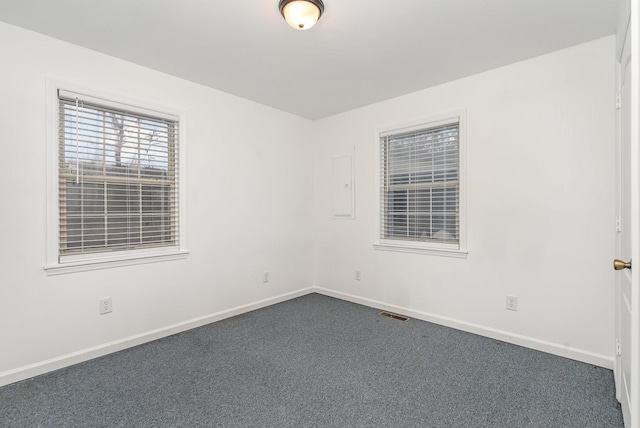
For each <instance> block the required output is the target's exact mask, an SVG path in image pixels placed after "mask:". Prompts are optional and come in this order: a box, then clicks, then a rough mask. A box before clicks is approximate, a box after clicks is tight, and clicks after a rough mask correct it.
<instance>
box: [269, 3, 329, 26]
mask: <svg viewBox="0 0 640 428" xmlns="http://www.w3.org/2000/svg"><path fill="white" fill-rule="evenodd" d="M278 7H279V8H280V13H281V14H282V16H284V19H286V20H287V23H288V24H289V25H291V26H292V27H293V28H295V29H296V30H308V29H309V28H311V27H313V26H314V25H316V22H318V19H320V17H321V16H322V12H324V3H322V0H280V4H279V5H278Z"/></svg>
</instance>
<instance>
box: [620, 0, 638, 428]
mask: <svg viewBox="0 0 640 428" xmlns="http://www.w3.org/2000/svg"><path fill="white" fill-rule="evenodd" d="M630 3H631V5H630V7H629V8H627V9H626V12H625V15H626V17H625V19H623V20H622V21H621V22H623V27H624V28H623V29H622V31H621V32H619V35H621V36H622V37H619V43H622V44H621V45H620V46H621V48H619V49H618V53H619V56H618V61H619V64H618V66H619V74H618V80H619V82H618V84H619V96H620V110H619V112H620V121H619V133H618V135H619V144H620V146H619V151H618V161H619V168H620V170H619V190H618V195H619V198H620V201H619V207H618V210H619V212H618V221H619V227H618V231H619V232H620V233H619V234H618V254H617V257H618V258H619V259H620V260H616V262H614V267H616V269H619V270H620V272H618V273H617V278H616V312H617V318H618V319H617V328H616V330H617V336H618V340H619V342H618V346H617V354H618V358H617V360H616V386H617V394H618V398H619V400H620V403H621V404H622V412H623V415H624V420H625V426H626V427H632V428H637V427H640V414H639V413H638V412H639V407H640V405H639V401H640V394H639V393H638V386H639V385H638V382H639V381H638V377H639V376H638V375H639V372H640V367H639V364H638V357H639V354H640V334H639V333H640V322H639V318H638V312H639V307H638V306H639V305H638V302H639V299H638V292H639V290H640V289H639V287H638V282H639V277H640V275H638V272H640V230H639V229H638V227H639V226H640V206H639V203H640V182H639V175H638V167H639V166H640V158H639V156H640V152H639V150H638V149H639V147H638V146H639V145H638V141H639V134H638V122H639V113H640V105H639V98H638V95H639V91H638V83H639V81H640V79H638V76H639V74H638V64H637V58H638V55H637V53H638V23H639V19H638V13H639V11H638V7H637V6H638V4H637V3H638V2H637V1H635V0H633V1H631V2H630ZM632 259H634V264H635V266H634V270H635V272H634V270H632V269H631V261H632Z"/></svg>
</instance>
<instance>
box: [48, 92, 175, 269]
mask: <svg viewBox="0 0 640 428" xmlns="http://www.w3.org/2000/svg"><path fill="white" fill-rule="evenodd" d="M57 111H58V117H57V131H58V132H57V140H58V141H57V148H58V150H57V156H56V157H57V159H56V161H57V168H56V170H57V201H56V202H57V236H56V239H55V241H56V242H57V248H56V253H57V260H56V261H55V262H54V263H53V264H54V265H63V264H65V263H71V264H74V263H75V264H84V263H87V262H90V263H96V262H98V263H102V262H105V261H114V260H116V261H118V260H131V259H142V258H149V257H153V256H158V255H167V254H172V253H173V254H175V253H179V252H180V248H181V236H180V235H181V227H180V224H181V219H180V213H181V210H180V180H179V178H180V173H181V170H180V161H179V154H180V150H179V149H180V141H179V135H180V129H179V128H180V119H179V117H178V116H174V115H171V114H165V113H160V112H156V111H153V110H146V109H143V108H138V107H132V106H130V105H125V104H119V103H116V102H112V101H108V100H105V99H101V98H96V97H92V96H88V95H82V94H79V93H75V92H70V91H66V90H62V89H58V91H57ZM53 267H55V266H53Z"/></svg>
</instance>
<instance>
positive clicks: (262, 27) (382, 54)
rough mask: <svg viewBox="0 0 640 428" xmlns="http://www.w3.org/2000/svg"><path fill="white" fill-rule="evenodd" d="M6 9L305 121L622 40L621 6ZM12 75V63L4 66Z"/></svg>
mask: <svg viewBox="0 0 640 428" xmlns="http://www.w3.org/2000/svg"><path fill="white" fill-rule="evenodd" d="M324 3H325V13H324V15H323V16H322V18H321V19H320V21H319V22H318V24H317V25H316V26H315V27H314V28H312V29H310V30H307V31H296V30H294V29H292V28H291V27H289V26H288V25H287V24H286V22H285V21H284V19H283V18H282V17H281V16H280V14H279V11H278V0H108V1H100V2H99V1H91V0H2V1H1V2H0V21H5V22H7V23H10V24H13V25H17V26H20V27H24V28H27V29H30V30H34V31H37V32H39V33H43V34H46V35H49V36H52V37H55V38H58V39H62V40H65V41H68V42H71V43H74V44H77V45H80V46H84V47H87V48H90V49H93V50H96V51H99V52H103V53H106V54H109V55H112V56H115V57H118V58H122V59H125V60H127V61H130V62H133V63H137V64H140V65H143V66H146V67H149V68H153V69H156V70H159V71H162V72H165V73H168V74H171V75H174V76H178V77H182V78H184V79H188V80H191V81H194V82H198V83H201V84H203V85H206V86H210V87H212V88H216V89H219V90H222V91H225V92H228V93H231V94H235V95H238V96H240V97H243V98H247V99H250V100H254V101H257V102H259V103H262V104H266V105H269V106H272V107H275V108H278V109H281V110H284V111H288V112H291V113H294V114H297V115H300V116H303V117H307V118H310V119H318V118H322V117H326V116H330V115H333V114H336V113H340V112H343V111H346V110H350V109H353V108H357V107H361V106H364V105H367V104H371V103H375V102H378V101H382V100H386V99H389V98H393V97H397V96H400V95H404V94H407V93H410V92H414V91H417V90H420V89H424V88H428V87H430V86H434V85H437V84H440V83H443V82H447V81H451V80H454V79H458V78H461V77H464V76H469V75H472V74H475V73H479V72H482V71H485V70H489V69H492V68H495V67H499V66H502V65H506V64H510V63H513V62H517V61H520V60H523V59H526V58H531V57H534V56H537V55H541V54H544V53H548V52H552V51H555V50H558V49H562V48H565V47H568V46H572V45H576V44H579V43H582V42H586V41H589V40H593V39H597V38H600V37H604V36H607V35H610V34H613V33H615V28H616V20H617V9H618V5H619V0H324ZM5 64H8V63H5Z"/></svg>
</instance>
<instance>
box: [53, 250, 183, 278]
mask: <svg viewBox="0 0 640 428" xmlns="http://www.w3.org/2000/svg"><path fill="white" fill-rule="evenodd" d="M188 255H189V252H188V251H180V252H175V253H169V254H148V255H139V256H135V257H128V258H126V259H92V260H78V261H72V262H71V261H70V262H66V263H59V264H51V265H47V266H45V267H44V270H45V271H46V272H47V275H62V274H66V273H74V272H85V271H91V270H99V269H110V268H115V267H121V266H132V265H140V264H146V263H158V262H166V261H171V260H182V259H186V258H187V256H188Z"/></svg>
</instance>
